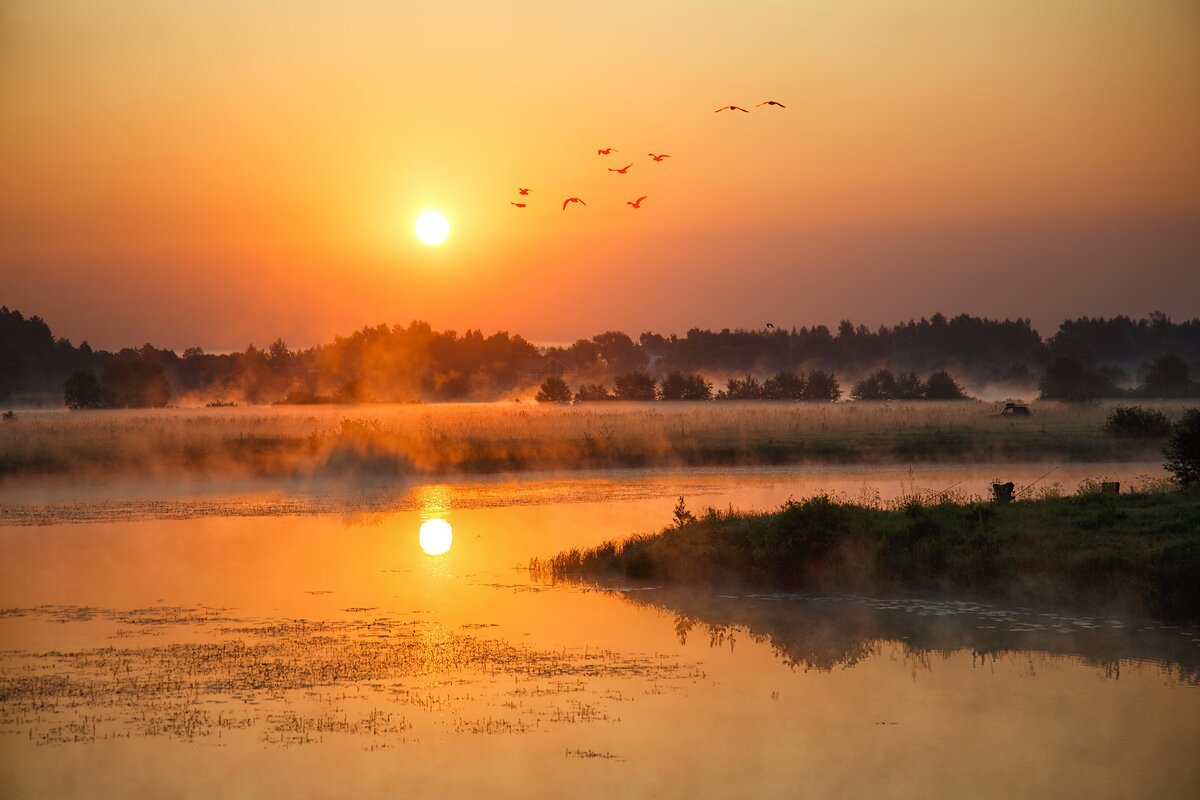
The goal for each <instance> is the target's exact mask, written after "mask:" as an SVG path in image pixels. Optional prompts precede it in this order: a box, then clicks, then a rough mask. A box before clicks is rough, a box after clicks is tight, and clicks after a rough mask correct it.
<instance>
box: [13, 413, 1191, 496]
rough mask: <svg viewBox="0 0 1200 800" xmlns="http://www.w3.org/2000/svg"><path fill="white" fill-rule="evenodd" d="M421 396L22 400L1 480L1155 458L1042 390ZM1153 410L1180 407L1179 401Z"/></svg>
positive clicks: (1097, 416) (1158, 454)
mask: <svg viewBox="0 0 1200 800" xmlns="http://www.w3.org/2000/svg"><path fill="white" fill-rule="evenodd" d="M997 408H998V407H997V406H996V405H995V404H986V403H981V402H962V401H959V402H946V403H936V402H928V401H921V402H913V403H904V402H889V403H868V402H863V403H837V404H828V403H821V404H811V403H755V402H749V403H738V402H727V403H720V404H717V403H713V404H699V405H697V404H690V403H663V404H655V405H652V406H649V405H646V404H632V403H619V402H611V403H596V404H587V405H585V406H577V407H576V406H568V407H564V406H560V405H557V404H512V403H507V404H456V405H450V404H430V405H420V404H418V405H396V406H369V407H363V406H339V407H311V406H310V407H296V408H282V407H277V408H273V409H263V408H253V407H239V408H227V407H220V408H201V409H187V410H185V409H166V410H158V411H140V412H139V411H132V410H129V411H117V410H104V411H79V412H71V413H67V412H28V413H25V414H22V415H21V417H20V419H18V420H15V421H13V422H11V423H9V424H7V425H6V426H5V431H4V435H3V436H0V480H14V479H21V478H25V477H29V476H65V477H70V476H76V477H89V478H97V479H110V478H114V477H129V478H141V477H167V478H175V477H181V476H182V477H207V476H215V477H220V478H223V479H226V478H237V477H243V476H249V477H259V478H290V477H297V476H307V475H333V476H337V475H356V474H367V475H384V476H397V475H430V474H456V473H459V474H466V473H500V472H522V471H528V470H542V469H557V470H579V469H604V468H641V467H680V466H682V467H688V466H752V465H787V464H805V463H812V464H886V463H905V464H907V463H989V462H990V463H1005V462H1026V463H1028V462H1049V463H1059V462H1067V461H1070V462H1137V461H1159V460H1161V458H1162V442H1161V441H1156V440H1153V439H1142V438H1137V437H1118V436H1111V435H1109V434H1106V433H1105V432H1104V431H1103V430H1102V429H1101V426H1102V423H1103V422H1104V421H1105V419H1106V418H1107V417H1108V414H1109V412H1110V410H1111V409H1110V408H1109V407H1108V406H1105V405H1103V404H1094V405H1086V406H1071V405H1062V404H1058V403H1052V402H1042V403H1037V404H1035V405H1034V407H1033V409H1034V413H1033V415H1032V416H1030V417H1027V418H1021V419H1013V418H999V417H993V416H989V415H990V413H991V412H993V411H995V410H997ZM1156 408H1158V409H1159V410H1161V412H1162V413H1164V414H1166V415H1167V416H1169V417H1171V418H1179V417H1181V416H1182V415H1183V411H1184V407H1183V405H1182V404H1180V403H1178V402H1176V403H1170V402H1168V403H1159V404H1156Z"/></svg>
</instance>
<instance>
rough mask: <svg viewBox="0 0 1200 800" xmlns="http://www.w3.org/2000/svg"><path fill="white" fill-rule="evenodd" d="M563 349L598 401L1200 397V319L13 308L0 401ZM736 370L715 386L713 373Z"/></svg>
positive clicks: (0, 337)
mask: <svg viewBox="0 0 1200 800" xmlns="http://www.w3.org/2000/svg"><path fill="white" fill-rule="evenodd" d="M549 359H556V360H558V361H560V362H562V365H563V366H564V368H565V369H566V370H567V371H568V373H569V374H570V376H571V377H572V379H573V381H575V382H576V383H577V387H578V388H577V391H575V392H573V393H572V399H574V398H575V396H576V395H579V396H581V398H582V399H583V400H584V401H590V400H592V399H596V400H600V399H605V398H606V397H610V396H613V397H616V396H633V395H635V394H637V393H639V392H640V393H641V394H642V396H645V395H646V394H647V393H648V388H647V382H646V376H648V377H649V378H650V379H651V380H653V382H654V384H655V393H656V397H659V396H661V397H662V398H663V399H703V397H704V396H705V394H706V391H707V392H708V393H711V397H712V398H713V399H718V398H720V399H816V398H819V397H822V381H821V376H823V375H828V376H830V377H832V376H833V375H834V374H837V375H841V376H851V378H852V379H853V380H852V381H851V382H850V384H849V385H850V390H849V392H848V394H849V396H850V397H854V398H857V399H864V400H865V399H912V398H918V397H926V398H943V397H945V399H952V396H953V395H955V390H954V386H956V387H958V391H962V386H961V385H960V383H959V381H961V382H962V384H965V385H968V386H974V387H981V386H984V385H987V384H995V383H999V384H1003V385H1006V386H1011V387H1013V390H1014V391H1020V390H1021V389H1022V387H1023V388H1026V389H1032V388H1033V387H1037V389H1038V390H1039V392H1040V396H1042V397H1044V398H1047V399H1064V400H1085V399H1092V398H1100V397H1124V396H1130V397H1187V396H1197V395H1198V394H1200V386H1198V385H1197V383H1196V382H1195V381H1194V380H1193V376H1194V375H1196V374H1197V372H1196V371H1197V369H1198V368H1200V320H1197V319H1191V320H1187V321H1184V322H1172V321H1171V320H1170V319H1168V318H1167V317H1166V316H1165V315H1163V314H1159V313H1154V314H1151V315H1149V316H1148V317H1146V318H1145V319H1140V320H1134V319H1131V318H1129V317H1124V316H1119V317H1114V318H1110V319H1105V318H1080V319H1075V320H1068V321H1065V322H1063V323H1062V324H1061V325H1060V326H1059V330H1058V331H1057V332H1056V333H1055V335H1054V336H1052V337H1050V338H1049V339H1045V340H1043V339H1042V338H1041V336H1040V335H1039V334H1038V332H1037V331H1036V330H1034V329H1033V327H1032V326H1031V324H1030V322H1029V320H1027V319H1018V320H1007V319H1006V320H994V319H987V318H980V317H973V316H969V315H965V314H963V315H959V316H956V317H953V318H947V317H946V316H944V315H942V314H934V315H933V316H932V317H929V318H927V319H926V318H922V319H920V320H915V321H914V320H910V321H908V322H903V323H899V324H896V325H893V326H880V327H878V328H877V329H874V330H871V329H868V328H867V327H866V326H863V325H855V324H853V323H852V322H850V321H848V320H846V321H843V322H842V323H841V324H840V325H839V326H837V328H836V330H830V329H828V328H826V327H825V326H823V325H816V326H812V327H793V328H791V329H786V330H785V329H782V328H778V327H775V326H773V325H772V326H769V327H764V328H761V329H735V330H730V329H723V330H720V331H710V330H702V329H698V328H694V329H691V330H689V331H687V333H686V334H684V335H683V336H676V335H674V334H672V335H669V336H664V335H661V334H658V333H653V332H647V333H642V334H641V335H640V336H639V337H638V339H636V340H635V339H633V338H632V337H631V336H629V335H628V334H626V333H623V332H620V331H606V332H604V333H600V334H597V335H595V336H592V337H591V338H589V339H579V340H577V341H576V342H574V343H573V344H570V345H566V346H553V347H542V348H539V347H537V346H535V345H534V344H532V343H531V342H529V341H528V340H526V339H525V338H524V337H522V336H521V335H519V334H510V333H508V332H506V331H500V332H497V333H494V334H491V335H486V336H485V335H484V334H483V333H482V332H481V331H479V330H469V331H467V332H466V333H464V334H462V335H459V334H458V333H457V332H455V331H453V330H447V331H435V330H433V329H432V328H431V327H430V325H429V324H428V323H425V322H413V323H411V324H409V325H407V326H402V325H392V326H388V325H377V326H368V327H365V328H362V329H361V330H358V331H355V332H354V333H352V334H350V335H349V336H344V337H343V336H339V337H335V338H334V340H333V341H331V342H327V343H324V344H321V345H318V346H315V347H310V348H299V349H297V348H292V347H289V346H288V345H287V343H286V342H284V341H283V340H282V339H276V340H275V341H274V342H272V343H271V344H270V345H268V346H266V347H265V348H259V347H257V346H255V345H253V344H251V345H249V346H248V347H246V349H245V350H242V351H238V352H232V353H206V352H204V350H202V349H201V348H199V347H192V348H188V349H186V350H184V351H183V352H182V353H177V352H175V351H174V350H169V349H160V348H156V347H154V346H152V345H150V344H145V345H143V346H141V347H136V348H125V349H122V350H119V351H117V352H108V351H104V350H94V349H92V348H91V347H90V346H89V345H88V343H87V342H86V341H85V342H83V343H81V344H80V345H78V346H76V345H73V344H72V343H71V342H70V341H68V340H66V339H63V338H59V337H55V336H54V335H53V333H52V331H51V329H50V327H49V325H47V324H46V322H45V321H44V320H42V319H41V318H40V317H37V316H30V317H26V316H24V315H22V314H21V312H19V311H15V310H10V309H8V308H7V307H3V308H0V402H3V401H10V400H12V399H18V400H19V399H20V398H21V397H22V396H26V395H51V394H57V395H59V396H61V397H63V398H64V399H66V400H67V401H68V403H70V404H72V405H76V406H77V407H81V408H84V407H101V406H136V405H163V404H166V403H168V402H181V401H186V402H192V403H195V402H213V403H220V402H233V401H236V402H248V403H268V402H279V401H284V402H291V403H320V402H365V401H383V402H405V401H417V400H492V399H497V398H500V397H505V396H511V394H512V393H513V392H514V391H521V390H523V389H524V388H525V387H535V386H537V385H538V384H539V382H541V379H542V376H538V377H534V376H535V375H536V374H537V373H536V371H531V368H530V366H529V365H530V364H531V363H532V364H534V365H535V367H534V368H536V365H537V364H538V363H541V362H545V361H547V360H549ZM951 374H953V376H954V377H953V378H950V382H951V383H953V385H954V386H951V385H950V384H949V383H947V382H946V378H949V377H950V375H951ZM635 375H637V376H640V377H637V378H636V380H635V379H634V378H630V377H629V376H635ZM728 376H742V377H736V378H733V377H728ZM814 376H815V377H816V378H817V380H816V382H815V383H813V378H814ZM918 376H924V377H918ZM727 377H728V380H727V383H726V385H725V386H724V388H719V389H716V390H714V389H713V387H712V385H711V381H712V380H726V378H727ZM618 378H626V379H627V380H625V381H623V382H622V383H621V384H620V385H618V382H617V379H618ZM629 381H633V383H632V384H631V383H630V382H629ZM639 381H640V383H639ZM810 384H811V386H810ZM68 385H69V389H70V391H69V392H68ZM705 385H707V386H708V389H707V390H705V388H704V386H705ZM664 389H665V391H664ZM838 390H839V392H840V391H841V388H840V386H839V387H838ZM806 391H807V396H806ZM68 395H69V397H68ZM839 396H840V395H839Z"/></svg>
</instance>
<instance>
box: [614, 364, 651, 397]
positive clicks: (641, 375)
mask: <svg viewBox="0 0 1200 800" xmlns="http://www.w3.org/2000/svg"><path fill="white" fill-rule="evenodd" d="M613 385H614V386H615V387H616V392H617V399H618V400H653V399H655V380H654V376H652V375H649V374H647V373H645V372H642V371H641V370H634V371H633V372H628V373H626V374H624V375H618V376H617V377H616V379H615V380H614V381H613Z"/></svg>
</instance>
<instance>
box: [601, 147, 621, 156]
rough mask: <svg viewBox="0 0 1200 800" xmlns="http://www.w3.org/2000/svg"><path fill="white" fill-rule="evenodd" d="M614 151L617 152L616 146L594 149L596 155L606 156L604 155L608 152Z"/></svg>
mask: <svg viewBox="0 0 1200 800" xmlns="http://www.w3.org/2000/svg"><path fill="white" fill-rule="evenodd" d="M615 152H617V148H615V147H606V148H604V149H603V150H597V151H596V155H598V156H606V155H608V154H609V153H615Z"/></svg>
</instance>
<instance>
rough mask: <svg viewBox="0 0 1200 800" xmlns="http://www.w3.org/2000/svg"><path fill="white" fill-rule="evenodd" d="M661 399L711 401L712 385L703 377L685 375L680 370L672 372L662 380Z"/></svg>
mask: <svg viewBox="0 0 1200 800" xmlns="http://www.w3.org/2000/svg"><path fill="white" fill-rule="evenodd" d="M659 397H661V398H662V399H663V400H711V399H712V384H711V383H709V382H708V381H706V380H704V376H702V375H684V374H683V373H682V372H680V371H679V370H672V371H671V372H668V373H667V374H666V376H665V377H664V378H663V379H662V384H661V386H660V388H659Z"/></svg>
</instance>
